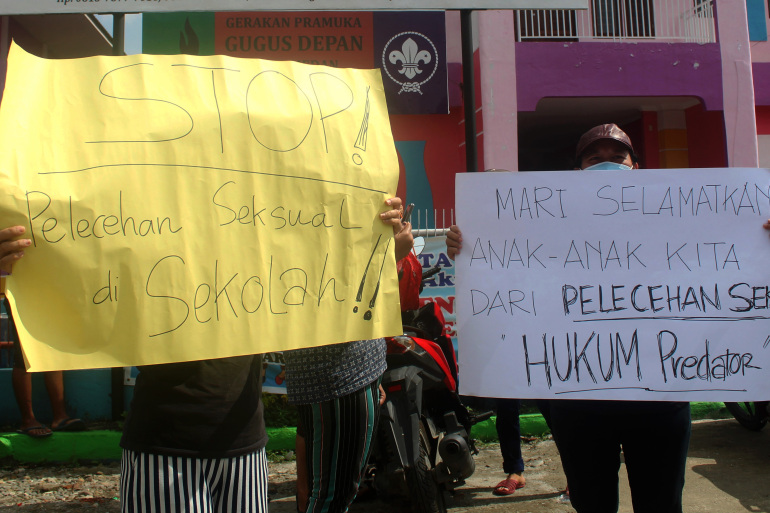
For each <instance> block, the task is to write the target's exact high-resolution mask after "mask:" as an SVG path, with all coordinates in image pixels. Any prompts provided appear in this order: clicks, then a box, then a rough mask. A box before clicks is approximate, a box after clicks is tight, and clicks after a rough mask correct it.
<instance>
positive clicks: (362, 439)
mask: <svg viewBox="0 0 770 513" xmlns="http://www.w3.org/2000/svg"><path fill="white" fill-rule="evenodd" d="M378 402H379V380H377V381H375V382H373V383H372V384H370V385H367V386H366V387H364V388H363V389H361V390H359V391H357V392H354V393H352V394H349V395H346V396H344V397H341V398H339V399H335V400H333V401H327V402H324V403H320V404H308V405H301V406H300V407H299V422H300V424H301V426H302V432H303V433H304V434H305V451H306V458H305V459H306V461H307V471H308V476H307V483H308V488H309V490H310V496H309V497H308V506H307V510H306V511H307V512H308V513H344V512H346V511H347V509H348V506H349V505H350V503H351V502H353V499H355V497H356V492H357V491H358V485H359V483H360V482H361V478H362V477H363V472H364V469H365V467H366V460H367V458H368V456H369V451H370V449H371V444H372V439H373V436H374V430H375V426H376V424H377V419H378V417H379V414H380V409H379V405H378Z"/></svg>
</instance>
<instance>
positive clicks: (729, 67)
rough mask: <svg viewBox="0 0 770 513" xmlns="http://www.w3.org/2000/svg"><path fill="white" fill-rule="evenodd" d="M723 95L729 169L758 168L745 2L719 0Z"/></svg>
mask: <svg viewBox="0 0 770 513" xmlns="http://www.w3.org/2000/svg"><path fill="white" fill-rule="evenodd" d="M716 7H717V17H718V19H717V26H718V29H719V45H720V50H721V53H722V95H723V109H724V115H725V133H726V136H727V163H728V165H729V166H730V167H757V166H758V165H759V154H758V150H757V117H756V112H755V110H754V79H753V74H752V71H751V47H750V44H749V25H748V18H747V15H746V0H716Z"/></svg>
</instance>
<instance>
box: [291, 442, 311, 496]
mask: <svg viewBox="0 0 770 513" xmlns="http://www.w3.org/2000/svg"><path fill="white" fill-rule="evenodd" d="M294 452H295V454H296V455H297V511H305V510H306V509H307V496H308V494H309V493H310V490H309V489H308V476H307V459H306V458H307V453H306V452H305V437H304V436H302V435H300V434H299V433H297V441H296V443H295V451H294Z"/></svg>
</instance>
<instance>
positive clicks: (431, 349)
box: [369, 268, 492, 513]
mask: <svg viewBox="0 0 770 513" xmlns="http://www.w3.org/2000/svg"><path fill="white" fill-rule="evenodd" d="M436 272H438V268H434V269H433V270H431V271H428V272H426V273H424V274H423V276H422V278H423V279H427V278H428V277H429V276H432V275H433V274H435V273H436ZM402 321H403V324H404V335H403V336H398V337H393V338H389V339H387V363H388V369H387V371H385V374H384V375H383V377H382V386H383V388H384V389H385V391H386V401H385V403H384V404H383V406H382V410H381V413H380V424H379V427H378V429H377V439H376V441H375V446H374V448H373V450H372V455H371V456H370V460H369V463H370V467H369V477H370V479H371V480H372V481H373V486H374V489H375V490H376V491H377V493H378V495H385V496H396V497H400V498H404V499H408V500H409V501H410V502H411V504H412V506H413V510H414V511H416V512H420V513H443V512H445V511H446V496H447V495H448V494H449V493H451V492H452V491H453V490H454V489H455V488H457V487H458V486H461V485H462V484H463V483H464V482H465V479H466V478H468V477H469V476H470V475H471V474H473V472H474V470H475V463H474V460H473V455H475V454H477V453H478V450H477V449H476V447H475V444H474V441H473V439H471V438H470V431H471V426H472V425H473V424H475V423H477V422H481V421H483V420H486V419H488V418H489V417H490V416H491V415H492V412H487V413H484V414H482V415H475V414H473V413H471V412H469V410H468V409H467V408H466V407H465V405H464V404H463V403H462V401H461V400H460V396H459V395H458V393H457V361H456V358H455V352H454V347H453V346H452V341H451V339H450V338H449V337H447V336H446V334H445V331H444V320H443V315H442V314H441V311H440V309H439V307H438V306H437V305H435V304H434V303H428V304H426V305H424V306H423V307H421V308H420V309H419V310H411V311H407V312H403V313H402Z"/></svg>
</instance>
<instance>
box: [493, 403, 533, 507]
mask: <svg viewBox="0 0 770 513" xmlns="http://www.w3.org/2000/svg"><path fill="white" fill-rule="evenodd" d="M520 404H521V402H520V401H519V400H518V399H498V400H497V422H496V423H495V428H496V429H497V438H498V440H500V452H501V454H502V456H503V471H504V472H505V473H506V476H507V477H506V480H505V481H508V480H513V481H515V482H516V483H517V484H516V485H515V488H522V487H523V486H524V485H525V484H526V479H525V478H524V477H523V476H522V473H523V472H524V460H523V459H522V457H521V429H520V427H519V406H520ZM505 481H503V482H501V483H499V485H498V486H496V487H495V489H494V490H493V492H494V493H495V495H510V493H513V491H515V488H514V489H513V491H511V487H510V486H504V483H505ZM501 485H503V486H502V489H500V486H501Z"/></svg>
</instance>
